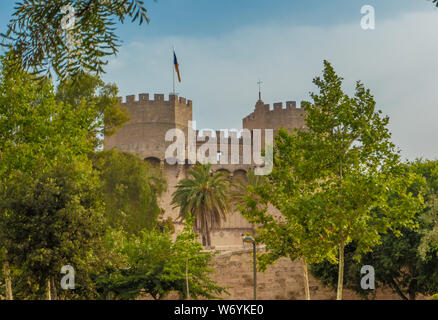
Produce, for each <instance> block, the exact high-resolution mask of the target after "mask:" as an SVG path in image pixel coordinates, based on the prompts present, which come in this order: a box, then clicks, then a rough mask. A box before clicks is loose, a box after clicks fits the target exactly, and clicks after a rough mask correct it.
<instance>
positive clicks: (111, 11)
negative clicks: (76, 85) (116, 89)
mask: <svg viewBox="0 0 438 320" xmlns="http://www.w3.org/2000/svg"><path fill="white" fill-rule="evenodd" d="M65 5H73V7H74V8H73V9H74V11H75V12H74V15H73V16H72V18H73V17H74V20H75V23H74V26H73V28H72V29H70V30H64V29H63V27H62V22H63V19H64V20H65V22H68V21H67V20H66V19H67V17H68V16H67V14H68V12H65V13H62V12H61V8H62V7H63V6H65ZM146 12H147V10H146V8H145V6H144V2H143V1H141V0H110V1H99V0H77V1H74V4H73V3H72V1H70V0H51V1H50V3H49V2H47V1H45V0H24V1H22V2H19V3H17V4H16V6H15V11H14V13H13V15H12V18H11V20H10V22H9V25H8V30H7V32H6V33H5V34H2V36H3V39H4V46H6V47H7V49H8V50H9V52H12V53H14V54H15V55H16V56H17V57H20V61H19V62H20V65H21V66H22V67H23V68H24V69H25V70H30V71H33V72H36V73H45V74H49V75H50V72H51V71H53V72H55V74H56V75H57V76H58V77H59V78H61V79H63V78H65V77H67V76H68V75H69V74H70V75H72V74H75V73H77V72H79V71H81V70H84V71H87V72H93V73H102V72H103V66H104V65H106V64H107V59H108V57H109V56H112V55H114V54H116V53H117V52H118V47H119V46H120V39H119V38H118V36H117V35H116V33H115V30H116V27H115V24H116V22H121V23H123V22H124V21H125V19H127V18H128V19H131V21H132V22H135V21H138V22H139V24H140V25H141V24H142V23H143V22H149V18H148V16H147V15H146Z"/></svg>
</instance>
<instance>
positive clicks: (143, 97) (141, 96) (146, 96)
mask: <svg viewBox="0 0 438 320" xmlns="http://www.w3.org/2000/svg"><path fill="white" fill-rule="evenodd" d="M138 97H139V99H138V100H139V101H140V103H142V102H148V101H149V93H140V94H139V95H138Z"/></svg>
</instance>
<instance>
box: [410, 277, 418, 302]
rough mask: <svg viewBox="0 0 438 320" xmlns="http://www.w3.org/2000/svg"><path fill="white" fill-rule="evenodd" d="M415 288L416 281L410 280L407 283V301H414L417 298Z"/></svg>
mask: <svg viewBox="0 0 438 320" xmlns="http://www.w3.org/2000/svg"><path fill="white" fill-rule="evenodd" d="M416 287H417V280H416V279H414V280H411V281H410V282H409V287H408V292H409V300H415V299H416V298H417V293H416V292H415V291H416V290H415V289H416Z"/></svg>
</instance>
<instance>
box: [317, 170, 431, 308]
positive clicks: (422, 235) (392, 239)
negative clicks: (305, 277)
mask: <svg viewBox="0 0 438 320" xmlns="http://www.w3.org/2000/svg"><path fill="white" fill-rule="evenodd" d="M408 166H409V170H410V171H411V172H414V173H416V174H418V175H419V177H418V178H417V179H416V181H414V183H413V184H411V186H410V187H409V189H410V191H411V192H413V193H414V194H418V193H420V192H421V193H422V194H423V195H424V199H425V207H424V208H423V209H422V210H418V211H417V212H416V214H415V222H416V224H417V225H418V228H417V229H414V230H412V229H409V228H402V229H401V233H402V234H401V235H400V234H394V233H393V232H389V233H387V234H385V235H383V236H382V240H381V242H382V243H381V244H380V245H378V246H377V247H375V248H374V249H373V251H372V252H370V253H367V254H365V255H364V256H363V257H362V259H361V260H360V261H357V260H355V259H354V252H355V250H356V244H355V243H354V242H353V243H351V244H350V245H348V246H347V247H346V259H345V261H346V262H345V268H346V272H345V276H346V277H345V284H346V287H347V288H349V289H352V290H354V291H356V292H357V293H359V294H361V295H363V296H365V297H373V296H374V294H375V291H365V290H363V289H362V288H361V287H360V278H361V274H360V269H361V267H362V266H363V265H371V266H373V267H374V269H375V272H376V287H384V286H386V287H389V288H391V289H392V290H393V291H394V292H395V293H396V294H398V295H399V296H400V298H402V299H411V300H413V299H415V298H416V297H417V295H418V294H424V295H431V294H433V293H435V292H437V291H438V281H437V279H438V273H437V272H438V271H437V270H438V255H437V254H438V250H437V248H436V242H434V241H432V243H433V244H434V245H432V246H424V245H425V244H426V243H427V244H429V243H430V242H429V240H431V239H433V238H431V237H430V233H434V232H435V230H436V226H437V225H438V216H437V211H436V200H435V199H436V195H437V194H438V163H437V162H436V161H424V162H423V161H415V162H413V163H410V164H409V165H408ZM426 240H427V241H426ZM426 248H427V249H426ZM312 273H313V274H314V275H315V276H316V277H317V278H319V279H321V280H323V282H324V283H325V284H326V285H329V286H332V287H333V286H335V285H336V270H335V268H334V267H333V266H331V265H329V264H327V263H321V264H316V265H314V266H312Z"/></svg>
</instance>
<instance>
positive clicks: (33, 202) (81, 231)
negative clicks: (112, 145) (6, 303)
mask: <svg viewBox="0 0 438 320" xmlns="http://www.w3.org/2000/svg"><path fill="white" fill-rule="evenodd" d="M36 169H37V171H36V172H34V173H31V174H28V173H22V172H19V171H17V172H14V173H13V176H12V177H11V179H10V180H9V181H8V184H7V189H6V190H5V195H6V199H4V200H3V201H2V209H3V210H5V212H6V219H4V221H2V226H3V227H4V228H5V229H4V230H3V234H4V236H3V237H4V240H5V243H6V244H7V250H8V254H9V255H10V259H11V260H12V262H13V263H14V265H17V266H20V268H21V269H22V270H24V271H25V273H26V274H27V275H28V276H30V277H31V278H32V279H33V281H34V282H35V283H36V284H37V285H38V287H39V288H46V290H47V291H46V297H47V298H48V299H51V298H56V291H55V287H54V284H55V283H58V282H57V281H55V278H57V277H59V274H60V270H61V267H62V266H63V265H72V266H74V268H75V270H76V272H77V274H78V275H80V276H81V277H79V279H80V281H77V282H78V284H80V285H82V286H85V285H88V286H89V285H90V282H89V281H88V283H86V277H85V276H84V275H85V274H86V273H87V272H86V269H87V267H88V264H89V262H90V261H89V259H88V257H89V256H90V254H91V252H92V250H93V248H95V247H96V246H98V245H99V243H100V239H101V237H102V235H103V230H104V228H103V222H104V220H103V205H102V203H101V200H100V199H99V196H98V195H99V193H98V187H99V184H98V183H99V181H98V177H97V175H96V174H95V173H94V171H93V170H92V166H91V163H89V161H87V160H83V159H75V160H73V161H69V160H67V159H64V161H60V162H59V163H58V164H57V165H55V166H53V167H52V168H50V169H49V170H47V169H45V164H44V163H41V165H40V167H37V168H36ZM79 279H78V280H79ZM80 285H79V287H78V290H81V289H82V290H83V289H85V288H80ZM87 289H89V288H87Z"/></svg>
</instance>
